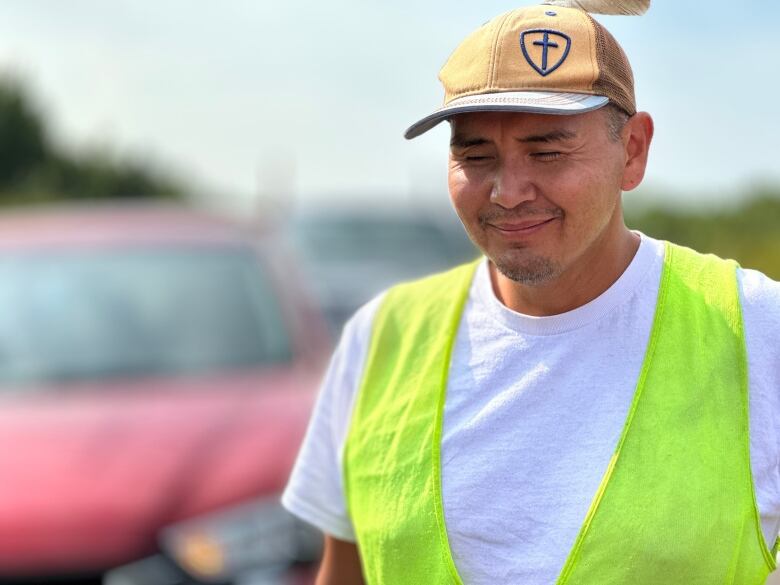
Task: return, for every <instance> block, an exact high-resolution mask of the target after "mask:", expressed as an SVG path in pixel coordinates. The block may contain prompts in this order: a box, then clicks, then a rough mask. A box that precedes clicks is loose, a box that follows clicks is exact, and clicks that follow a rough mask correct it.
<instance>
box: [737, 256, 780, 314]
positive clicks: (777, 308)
mask: <svg viewBox="0 0 780 585" xmlns="http://www.w3.org/2000/svg"><path fill="white" fill-rule="evenodd" d="M738 276H739V283H740V292H741V295H742V302H743V304H744V305H745V307H746V308H750V310H752V311H755V312H757V313H760V314H762V315H764V317H765V318H766V319H774V322H775V323H780V282H778V281H776V280H772V279H771V278H769V277H768V276H767V275H766V274H763V273H761V272H759V271H757V270H749V269H744V268H740V269H739V271H738Z"/></svg>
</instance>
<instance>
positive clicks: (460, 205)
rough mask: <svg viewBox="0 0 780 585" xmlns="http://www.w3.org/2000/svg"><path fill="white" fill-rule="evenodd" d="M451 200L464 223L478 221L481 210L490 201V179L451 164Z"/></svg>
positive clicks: (449, 181) (448, 176)
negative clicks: (487, 179)
mask: <svg viewBox="0 0 780 585" xmlns="http://www.w3.org/2000/svg"><path fill="white" fill-rule="evenodd" d="M447 184H448V187H449V192H450V200H451V201H452V206H453V207H454V208H455V211H456V212H457V213H458V215H459V216H460V218H461V220H462V221H463V222H464V223H471V222H474V221H476V219H477V217H478V215H479V211H480V210H481V209H482V207H483V206H484V205H486V204H487V203H489V202H490V190H491V187H490V185H489V181H486V180H485V177H484V176H480V177H476V176H475V175H474V173H468V172H466V171H464V170H463V169H461V168H459V167H457V166H450V169H449V173H448V175H447Z"/></svg>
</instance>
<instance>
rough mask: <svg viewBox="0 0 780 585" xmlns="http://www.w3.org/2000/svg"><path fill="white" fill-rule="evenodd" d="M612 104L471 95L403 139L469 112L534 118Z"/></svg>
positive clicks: (576, 98)
mask: <svg viewBox="0 0 780 585" xmlns="http://www.w3.org/2000/svg"><path fill="white" fill-rule="evenodd" d="M608 102H609V99H607V98H606V97H604V96H601V95H590V94H585V93H556V92H549V91H505V92H499V93H483V94H478V95H468V96H465V97H462V98H457V99H454V100H452V101H451V102H450V103H448V104H447V105H446V106H444V107H442V108H439V109H438V110H436V111H435V112H433V113H432V114H430V115H428V116H425V117H424V118H423V119H422V120H420V121H418V122H415V123H414V124H412V125H411V126H409V128H407V130H406V132H404V138H406V139H407V140H411V139H412V138H416V137H417V136H419V135H420V134H423V133H424V132H427V131H428V130H430V129H431V128H433V127H434V126H436V125H437V124H438V123H439V122H442V121H443V120H446V119H448V118H451V117H452V116H455V115H457V114H466V113H469V112H528V113H532V114H561V115H571V114H583V113H585V112H590V111H591V110H597V109H599V108H601V107H603V106H605V105H607V103H608Z"/></svg>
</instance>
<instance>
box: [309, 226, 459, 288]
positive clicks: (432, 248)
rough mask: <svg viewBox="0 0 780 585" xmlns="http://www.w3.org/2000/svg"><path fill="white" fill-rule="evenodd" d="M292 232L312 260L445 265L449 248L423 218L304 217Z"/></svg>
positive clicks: (414, 267) (408, 267) (411, 267)
mask: <svg viewBox="0 0 780 585" xmlns="http://www.w3.org/2000/svg"><path fill="white" fill-rule="evenodd" d="M296 227H297V230H296V236H297V238H298V241H299V242H300V243H301V245H302V247H303V249H304V251H305V252H306V256H307V257H308V258H310V259H311V261H312V264H314V265H315V266H316V265H319V264H320V263H321V262H329V261H338V262H340V263H351V262H357V261H371V262H377V263H378V262H381V263H389V264H392V265H397V266H399V267H403V270H404V271H406V272H408V273H410V274H416V273H417V272H418V271H419V270H420V269H422V270H430V269H431V268H433V269H438V268H442V267H446V266H448V265H449V263H451V262H452V260H451V258H452V256H453V250H452V249H451V247H450V246H451V244H450V242H449V241H448V240H447V238H446V237H445V234H444V233H443V232H442V230H441V229H440V228H439V227H438V226H436V225H434V224H432V223H431V222H426V221H423V220H420V221H415V220H413V219H398V220H393V219H388V218H382V217H360V218H354V219H353V218H349V217H347V218H338V217H324V218H316V217H315V218H307V219H305V220H303V221H301V222H300V224H299V225H297V226H296Z"/></svg>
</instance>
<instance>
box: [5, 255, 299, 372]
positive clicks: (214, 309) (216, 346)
mask: <svg viewBox="0 0 780 585" xmlns="http://www.w3.org/2000/svg"><path fill="white" fill-rule="evenodd" d="M0 306H2V307H3V310H2V311H1V312H0V384H2V385H3V386H13V385H18V384H25V383H46V382H55V383H56V382H64V381H78V380H94V379H101V378H109V377H120V376H121V377H127V376H146V375H184V374H196V373H207V372H212V371H217V370H224V369H233V368H242V367H255V366H260V365H266V364H273V363H280V362H285V361H289V359H290V357H291V351H290V343H289V337H288V335H287V334H286V332H285V327H284V323H283V320H282V316H281V314H280V308H279V304H278V301H277V299H276V298H275V294H274V290H273V289H272V286H271V282H270V278H269V276H268V275H267V274H266V273H265V272H264V270H263V267H262V265H261V264H260V263H259V259H258V257H257V255H256V254H255V253H254V252H253V251H251V250H249V249H240V248H229V247H225V248H224V249H222V248H216V247H214V248H198V247H195V248H181V249H179V248H163V249H158V248H148V249H146V248H145V249H141V250H138V249H132V250H130V249H124V248H117V249H112V250H109V251H100V252H92V251H86V250H82V251H63V252H52V251H48V252H42V251H41V252H29V253H24V254H13V255H12V254H9V253H4V254H2V255H0Z"/></svg>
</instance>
